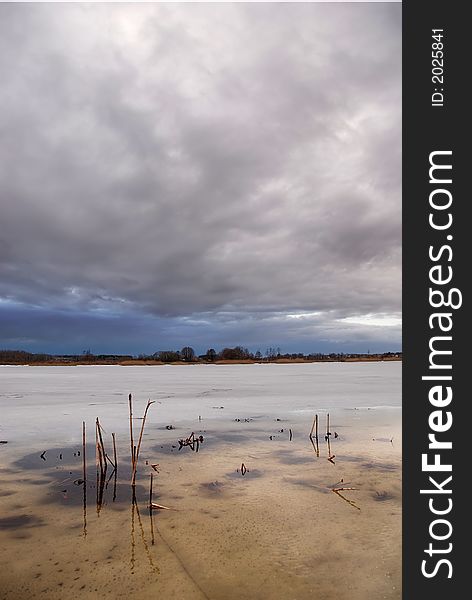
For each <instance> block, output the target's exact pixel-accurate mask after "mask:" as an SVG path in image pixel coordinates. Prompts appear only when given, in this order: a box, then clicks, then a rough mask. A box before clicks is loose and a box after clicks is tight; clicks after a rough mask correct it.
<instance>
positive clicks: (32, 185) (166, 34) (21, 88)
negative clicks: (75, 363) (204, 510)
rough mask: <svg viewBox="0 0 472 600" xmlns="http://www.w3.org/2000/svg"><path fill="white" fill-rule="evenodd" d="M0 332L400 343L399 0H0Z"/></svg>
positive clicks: (208, 341) (119, 343)
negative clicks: (142, 0)
mask: <svg viewBox="0 0 472 600" xmlns="http://www.w3.org/2000/svg"><path fill="white" fill-rule="evenodd" d="M0 78H1V79H0V80H1V85H0V203H1V227H0V348H22V349H26V350H31V351H46V352H57V353H75V352H82V351H83V350H84V349H91V350H92V352H96V353H100V352H110V353H113V352H116V353H118V352H121V353H131V354H138V353H140V352H143V353H151V352H155V351H157V350H161V349H168V348H181V347H182V346H183V345H187V344H188V345H191V346H193V347H194V348H195V349H196V350H197V351H198V352H204V351H206V349H207V348H208V347H214V348H217V349H220V348H222V347H223V346H234V345H236V344H241V345H243V346H248V347H249V348H250V349H252V350H254V351H255V350H257V349H260V350H261V351H262V352H264V351H265V349H266V348H267V347H268V346H280V347H281V349H282V351H296V350H300V351H305V352H306V351H323V352H326V351H329V352H331V351H333V352H335V351H345V352H349V351H352V352H356V351H357V352H364V351H366V350H370V351H371V352H375V351H384V350H385V351H386V350H398V349H400V344H401V5H400V4H385V3H378V4H377V3H375V4H372V3H369V4H344V3H343V4H337V3H335V4H310V3H300V4H298V3H297V4H286V3H282V4H243V3H239V4H227V3H221V4H218V3H216V4H214V3H213V4H134V5H130V4H99V5H97V4H95V5H93V4H60V5H58V4H49V5H48V4H39V5H37V4H36V5H32V4H4V3H2V4H1V5H0Z"/></svg>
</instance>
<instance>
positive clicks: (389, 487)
mask: <svg viewBox="0 0 472 600" xmlns="http://www.w3.org/2000/svg"><path fill="white" fill-rule="evenodd" d="M129 393H132V395H133V404H134V431H135V438H134V439H135V441H136V439H137V435H138V431H139V428H140V427H141V423H142V420H141V417H142V414H143V410H144V407H145V405H146V402H147V400H148V399H151V400H154V401H155V404H153V405H152V406H151V408H150V410H149V414H148V419H147V421H146V427H145V432H144V436H143V444H142V448H141V453H140V455H139V461H138V463H139V464H138V473H137V486H136V488H135V489H134V490H133V491H132V488H131V485H130V462H131V461H130V438H129V414H128V394H129ZM328 413H329V415H330V419H331V420H330V431H331V433H332V435H331V438H330V437H329V436H325V433H326V427H327V426H328V419H327V415H328ZM315 414H317V415H318V417H319V421H318V422H319V434H320V435H319V446H317V447H315V444H314V443H313V441H311V442H310V439H309V437H308V434H309V432H310V428H311V426H312V422H313V417H314V415H315ZM97 416H98V417H99V418H100V422H101V425H102V426H103V437H104V440H105V442H104V443H105V446H106V451H107V452H108V453H109V454H110V455H111V454H112V446H111V433H112V432H113V433H116V441H117V462H118V468H117V469H116V470H112V469H111V468H109V469H108V472H106V473H105V474H103V475H100V477H99V473H98V468H97V467H96V460H95V444H94V442H95V432H94V425H95V418H96V417H97ZM82 421H85V422H86V427H87V447H86V452H85V454H84V452H83V447H82ZM191 432H195V435H197V436H200V435H201V436H202V437H203V438H204V442H203V443H202V444H201V446H200V450H199V451H198V452H197V451H193V452H192V450H191V448H189V447H183V448H182V449H181V451H180V450H179V445H178V440H179V439H185V438H186V437H187V436H189V435H190V433H191ZM0 440H2V441H6V442H7V443H6V444H1V445H0V481H1V490H0V565H2V568H1V572H2V575H1V576H0V597H2V598H3V597H4V598H8V599H9V600H10V599H11V600H17V599H18V598H38V599H39V600H62V598H64V597H65V596H64V594H66V596H67V597H74V598H77V599H79V600H95V599H96V597H97V590H100V595H101V596H102V597H103V598H104V599H106V598H110V600H111V599H113V600H116V599H117V598H119V599H121V598H123V600H125V599H127V598H129V597H131V596H133V595H136V594H138V595H139V597H140V598H141V599H142V600H153V599H154V598H156V597H160V598H165V599H167V598H184V597H192V598H201V599H202V600H204V599H207V600H208V599H211V600H239V599H240V598H244V597H246V598H251V599H253V600H293V599H294V598H298V599H299V600H309V599H311V598H313V596H314V595H318V596H321V597H323V598H326V599H327V600H365V599H366V598H384V599H387V600H398V599H399V598H400V597H401V553H400V548H401V363H399V362H384V363H381V362H378V363H325V364H323V363H311V364H291V365H286V364H263V365H195V366H193V365H182V366H174V365H171V366H143V367H140V366H129V367H128V366H126V367H120V366H78V367H10V366H3V367H0ZM243 465H244V467H245V468H246V469H247V472H243V468H242V467H243ZM84 473H86V476H85V477H84ZM152 478H154V487H153V488H152V489H153V491H152V494H151V483H150V482H151V481H152V480H153V479H152ZM333 492H335V493H333ZM150 497H152V498H153V500H154V502H158V503H159V504H161V505H163V506H164V507H168V508H170V510H166V509H162V510H158V511H153V510H149V501H150ZM25 543H26V544H27V548H28V551H27V552H25Z"/></svg>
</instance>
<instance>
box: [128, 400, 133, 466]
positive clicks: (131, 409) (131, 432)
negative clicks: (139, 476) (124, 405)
mask: <svg viewBox="0 0 472 600" xmlns="http://www.w3.org/2000/svg"><path fill="white" fill-rule="evenodd" d="M128 401H129V439H130V445H131V466H132V467H133V469H134V440H133V399H132V396H131V394H130V395H129V396H128Z"/></svg>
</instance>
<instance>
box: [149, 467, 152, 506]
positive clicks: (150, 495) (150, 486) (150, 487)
mask: <svg viewBox="0 0 472 600" xmlns="http://www.w3.org/2000/svg"><path fill="white" fill-rule="evenodd" d="M149 510H152V473H151V482H150V484H149Z"/></svg>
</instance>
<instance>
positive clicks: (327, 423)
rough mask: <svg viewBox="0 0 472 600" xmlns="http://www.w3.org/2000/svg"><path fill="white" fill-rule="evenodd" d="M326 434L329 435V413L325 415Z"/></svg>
mask: <svg viewBox="0 0 472 600" xmlns="http://www.w3.org/2000/svg"><path fill="white" fill-rule="evenodd" d="M326 435H327V436H328V438H329V436H330V435H331V433H330V431H329V413H328V414H327V415H326Z"/></svg>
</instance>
